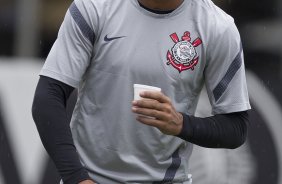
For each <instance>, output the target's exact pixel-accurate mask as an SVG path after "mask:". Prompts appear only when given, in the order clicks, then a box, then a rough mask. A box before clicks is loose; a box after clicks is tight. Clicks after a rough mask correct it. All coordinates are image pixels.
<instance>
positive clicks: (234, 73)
mask: <svg viewBox="0 0 282 184" xmlns="http://www.w3.org/2000/svg"><path fill="white" fill-rule="evenodd" d="M40 75H44V76H48V77H51V78H54V79H56V80H59V81H62V82H64V83H66V84H68V85H71V86H73V87H76V88H78V89H79V98H78V102H77V104H76V107H75V110H74V114H73V117H72V121H71V131H72V134H73V139H74V143H75V146H76V148H77V151H78V153H79V156H80V159H81V162H82V164H83V165H84V166H85V168H87V170H88V171H89V174H90V176H91V177H92V178H93V179H94V180H95V181H97V182H99V183H102V184H117V183H152V182H154V181H163V183H165V182H168V183H169V182H171V181H173V183H186V182H185V181H188V173H189V157H190V155H191V152H192V144H191V143H189V142H186V141H184V140H182V139H180V138H178V137H175V136H169V135H164V134H162V133H161V132H160V131H159V130H158V129H156V128H153V127H150V126H146V125H144V124H141V123H139V122H137V121H136V120H135V118H136V115H135V114H134V113H132V111H131V102H132V100H133V84H135V83H138V84H145V85H151V86H156V87H160V88H161V89H162V92H163V93H164V94H165V95H167V96H168V97H170V98H171V100H172V102H173V105H174V106H175V108H176V110H177V111H179V112H183V113H186V114H189V115H193V114H194V112H195V109H196V106H197V102H198V98H199V93H200V91H201V90H202V87H203V86H204V85H205V86H206V88H207V92H208V95H209V99H210V103H211V105H212V111H213V114H219V113H230V112H237V111H245V110H248V109H250V104H249V98H248V92H247V85H246V79H245V69H244V62H243V52H242V46H241V40H240V36H239V33H238V30H237V28H236V26H235V24H234V21H233V19H232V18H231V17H230V16H229V15H227V14H226V13H224V12H223V11H222V10H221V9H219V8H218V7H217V6H215V5H214V4H213V3H212V2H211V1H210V0H184V2H183V3H182V5H181V6H180V7H178V8H177V9H176V10H174V11H173V12H171V13H169V14H155V13H152V12H149V11H147V10H145V9H143V8H142V7H140V5H139V4H138V1H137V0H75V1H74V2H73V3H72V4H71V6H70V8H69V10H68V11H67V13H66V16H65V19H64V22H63V23H62V26H61V28H60V31H59V34H58V38H57V40H56V42H55V43H54V45H53V47H52V49H51V51H50V53H49V56H48V58H47V60H46V63H45V65H44V67H43V69H42V71H41V73H40Z"/></svg>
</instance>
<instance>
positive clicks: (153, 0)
mask: <svg viewBox="0 0 282 184" xmlns="http://www.w3.org/2000/svg"><path fill="white" fill-rule="evenodd" d="M138 1H139V3H141V4H142V5H143V6H145V7H147V8H149V9H152V10H160V11H166V10H175V9H176V8H178V7H179V6H180V5H181V4H182V2H183V1H184V0H138Z"/></svg>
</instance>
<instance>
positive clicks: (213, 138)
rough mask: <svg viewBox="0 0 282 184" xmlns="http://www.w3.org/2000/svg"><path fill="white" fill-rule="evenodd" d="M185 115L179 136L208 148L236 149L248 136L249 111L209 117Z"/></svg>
mask: <svg viewBox="0 0 282 184" xmlns="http://www.w3.org/2000/svg"><path fill="white" fill-rule="evenodd" d="M182 115H183V128H182V131H181V133H180V134H179V135H178V137H180V138H182V139H184V140H186V141H188V142H191V143H194V144H196V145H199V146H202V147H208V148H229V149H235V148H237V147H239V146H241V145H242V144H243V143H244V142H245V140H246V137H247V127H248V122H249V120H248V112H247V111H243V112H236V113H230V114H218V115H215V116H211V117H207V118H199V117H194V116H189V115H185V114H182Z"/></svg>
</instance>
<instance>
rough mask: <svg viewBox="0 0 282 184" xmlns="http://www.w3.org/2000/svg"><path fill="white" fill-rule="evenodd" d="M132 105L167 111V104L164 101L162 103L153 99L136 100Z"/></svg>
mask: <svg viewBox="0 0 282 184" xmlns="http://www.w3.org/2000/svg"><path fill="white" fill-rule="evenodd" d="M132 105H133V106H135V107H138V108H147V109H155V110H158V111H165V105H164V104H163V103H160V102H158V101H156V100H152V99H149V100H148V99H142V100H136V101H133V102H132Z"/></svg>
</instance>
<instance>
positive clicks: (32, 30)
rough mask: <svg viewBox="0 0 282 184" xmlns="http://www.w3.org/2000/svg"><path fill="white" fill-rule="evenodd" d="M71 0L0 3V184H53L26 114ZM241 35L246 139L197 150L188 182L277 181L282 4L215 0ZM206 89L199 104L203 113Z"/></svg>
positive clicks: (280, 166) (281, 161)
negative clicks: (246, 98) (247, 118)
mask: <svg viewBox="0 0 282 184" xmlns="http://www.w3.org/2000/svg"><path fill="white" fill-rule="evenodd" d="M71 2H72V1H71V0H64V1H63V0H1V1H0V184H55V183H58V181H59V176H58V174H57V172H56V169H55V167H54V165H53V163H52V162H51V161H50V160H49V158H48V156H47V155H46V152H45V150H44V149H43V147H42V144H41V142H40V140H39V136H38V133H37V131H36V127H35V125H34V123H33V120H32V117H31V103H32V99H33V94H34V90H35V87H36V83H37V80H38V73H39V71H40V69H41V67H42V65H43V63H44V60H45V58H46V56H47V54H48V52H49V50H50V48H51V46H52V44H53V42H54V41H55V39H56V36H57V32H58V29H59V27H60V24H61V22H62V20H63V17H64V14H65V12H66V11H67V9H68V6H69V5H70V4H71ZM214 2H215V3H216V4H217V5H218V6H220V7H221V8H222V9H223V10H225V11H226V12H227V13H229V14H230V15H232V16H233V17H234V19H235V22H236V24H237V26H238V29H239V31H240V33H241V37H242V41H243V47H244V52H245V65H246V70H247V71H246V72H247V82H248V88H249V95H250V100H251V104H252V110H251V112H250V116H251V124H250V131H249V136H248V139H247V142H246V144H245V145H244V146H242V147H240V148H239V149H236V150H225V149H203V148H200V147H195V149H194V152H193V155H192V158H191V164H190V165H191V174H192V175H193V183H194V184H207V183H208V184H233V183H234V184H235V183H236V184H261V183H264V184H282V143H281V140H282V93H281V92H282V89H281V88H282V85H281V81H282V1H281V0H260V1H256V0H248V1H245V0H214ZM207 104H209V102H208V100H207V96H206V93H205V90H203V92H202V97H201V100H200V102H199V106H198V109H197V115H198V116H208V115H209V113H210V107H209V106H208V105H207Z"/></svg>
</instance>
